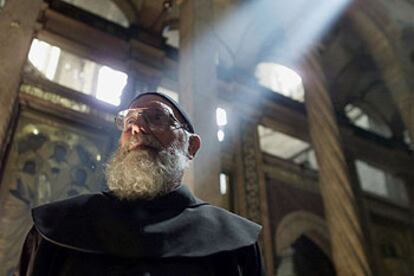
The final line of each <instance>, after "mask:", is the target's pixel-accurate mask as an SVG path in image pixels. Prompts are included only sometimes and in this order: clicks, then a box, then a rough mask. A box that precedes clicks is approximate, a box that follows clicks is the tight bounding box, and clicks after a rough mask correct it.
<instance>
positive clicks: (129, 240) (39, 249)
mask: <svg viewBox="0 0 414 276" xmlns="http://www.w3.org/2000/svg"><path fill="white" fill-rule="evenodd" d="M32 216H33V221H34V226H33V228H32V229H31V231H30V232H29V234H28V236H27V238H26V241H25V244H24V246H23V251H22V255H21V259H20V264H19V268H18V271H19V275H22V276H23V275H35V276H38V275H42V276H46V275H53V276H58V275H65V276H66V275H125V276H126V275H145V276H161V275H162V276H168V275H177V276H178V275H179V276H184V275H185V276H193V275H194V276H212V275H226V276H231V275H249V276H250V275H251V276H254V275H264V270H263V265H262V259H261V254H260V249H259V247H258V243H257V240H258V235H259V232H260V230H261V227H260V226H259V225H257V224H255V223H253V222H251V221H249V220H247V219H244V218H242V217H239V216H237V215H235V214H233V213H230V212H228V211H226V210H224V209H221V208H217V207H214V206H212V205H209V204H208V203H206V202H204V201H202V200H200V199H198V198H196V197H194V196H193V195H192V194H191V193H190V191H189V190H188V189H187V188H186V187H185V186H184V185H180V186H179V187H178V188H177V189H175V190H174V191H172V192H170V193H168V194H166V195H163V196H160V197H156V198H154V199H152V200H132V201H128V200H120V199H118V198H117V197H115V196H114V195H113V194H112V193H110V192H103V193H97V194H89V195H81V196H77V197H74V198H70V199H66V200H63V201H58V202H53V203H50V204H46V205H42V206H39V207H37V208H34V209H33V211H32Z"/></svg>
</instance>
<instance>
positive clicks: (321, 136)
mask: <svg viewBox="0 0 414 276" xmlns="http://www.w3.org/2000/svg"><path fill="white" fill-rule="evenodd" d="M301 69H302V70H301V71H302V77H303V81H304V85H305V89H306V94H305V104H306V109H307V116H308V124H309V131H310V136H311V141H312V145H313V147H314V149H315V153H316V157H317V160H318V165H319V185H320V191H321V195H322V199H323V202H324V207H325V217H326V220H327V222H328V227H329V231H330V236H331V245H332V253H333V254H332V255H333V259H334V263H335V267H336V272H337V274H338V275H340V276H342V275H343V276H348V275H372V274H373V273H372V270H371V266H370V255H369V253H368V246H367V243H366V241H367V240H368V239H367V235H366V233H365V232H364V229H363V226H362V225H366V224H364V221H363V219H364V216H363V210H361V202H362V198H360V197H358V195H359V194H360V193H359V192H358V189H359V187H358V185H356V184H357V183H353V182H352V181H351V179H352V178H351V177H350V174H349V167H348V165H347V161H346V158H345V154H344V150H343V145H342V143H341V137H340V134H339V129H338V125H337V122H336V118H335V114H334V110H333V106H332V102H331V100H330V98H329V93H328V91H327V88H326V87H325V80H324V74H323V71H322V68H321V67H320V65H319V63H318V61H317V60H316V58H315V56H312V57H310V58H309V59H308V60H307V62H306V63H305V64H303V66H302V67H301ZM365 230H367V229H365Z"/></svg>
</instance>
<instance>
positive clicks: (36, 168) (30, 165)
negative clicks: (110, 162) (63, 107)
mask: <svg viewBox="0 0 414 276" xmlns="http://www.w3.org/2000/svg"><path fill="white" fill-rule="evenodd" d="M98 135H99V134H92V133H88V132H86V131H84V130H81V129H77V128H74V127H73V126H71V125H69V124H66V123H59V122H58V121H57V120H56V119H54V118H51V117H44V116H42V115H38V114H37V113H31V112H28V111H23V113H22V114H21V116H20V118H19V122H18V126H17V130H16V132H15V136H14V139H13V143H12V146H11V151H10V153H9V157H8V160H7V162H6V167H5V171H4V175H3V179H2V183H1V186H0V214H1V216H0V263H1V264H2V265H1V267H0V275H11V274H12V273H13V271H14V269H15V266H16V263H17V261H18V258H19V255H20V250H21V246H22V244H23V242H24V238H25V235H26V233H27V232H28V230H29V229H30V227H31V225H32V218H31V215H30V210H31V208H33V207H35V206H38V205H40V204H44V203H48V202H51V201H56V200H60V199H64V198H67V197H71V196H75V195H79V194H83V193H91V192H95V191H98V190H101V189H102V187H103V186H104V185H105V184H104V176H103V173H102V171H103V170H102V160H103V159H104V155H105V152H104V151H105V149H106V147H107V146H106V145H107V144H108V141H107V140H105V138H102V135H101V136H98Z"/></svg>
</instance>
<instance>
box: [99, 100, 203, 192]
mask: <svg viewBox="0 0 414 276" xmlns="http://www.w3.org/2000/svg"><path fill="white" fill-rule="evenodd" d="M129 108H130V109H134V108H135V109H137V108H142V109H146V108H166V109H168V110H169V111H170V112H172V113H171V114H174V116H175V118H177V119H178V121H181V122H182V118H181V116H180V114H179V113H178V112H175V110H174V109H173V108H172V107H171V106H170V105H169V103H168V101H166V100H163V98H161V97H158V96H153V95H147V96H142V97H141V98H139V99H138V100H137V101H135V102H134V103H132V104H131V106H130V107H129ZM167 114H168V112H167ZM147 119H148V118H146V119H144V118H143V116H136V117H132V119H131V120H130V121H129V120H127V119H126V120H125V121H126V122H127V124H124V127H125V128H124V131H123V132H122V134H121V137H120V147H119V149H118V150H117V151H116V152H115V154H114V156H113V157H112V158H111V160H110V161H109V163H108V166H107V168H106V171H105V173H106V178H107V184H108V187H109V189H110V190H111V191H113V192H114V194H115V195H117V196H118V197H119V198H122V199H138V198H144V199H150V198H153V197H155V196H157V195H160V194H163V193H166V192H168V191H170V190H172V189H173V188H174V187H175V186H177V185H178V184H179V183H180V182H181V178H182V175H183V172H184V168H185V167H186V166H187V163H188V160H189V159H192V158H193V157H194V155H195V153H196V152H197V150H198V148H199V146H200V138H199V136H198V135H196V134H188V133H186V132H185V130H184V129H182V128H177V126H176V125H174V123H175V122H174V120H171V124H168V125H164V127H161V128H158V127H154V124H152V125H151V126H150V125H149V123H148V120H147ZM155 126H156V125H155Z"/></svg>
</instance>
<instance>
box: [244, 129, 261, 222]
mask: <svg viewBox="0 0 414 276" xmlns="http://www.w3.org/2000/svg"><path fill="white" fill-rule="evenodd" d="M241 125H242V126H243V127H242V130H241V132H240V133H241V136H242V137H241V140H242V159H243V169H244V174H243V175H244V185H245V191H244V192H245V194H246V211H247V218H248V219H250V220H252V221H254V222H257V223H259V224H260V223H261V221H262V219H261V210H260V192H259V181H260V180H259V168H258V165H257V156H256V155H257V151H256V148H257V133H256V125H255V124H253V123H250V122H243V124H241Z"/></svg>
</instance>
